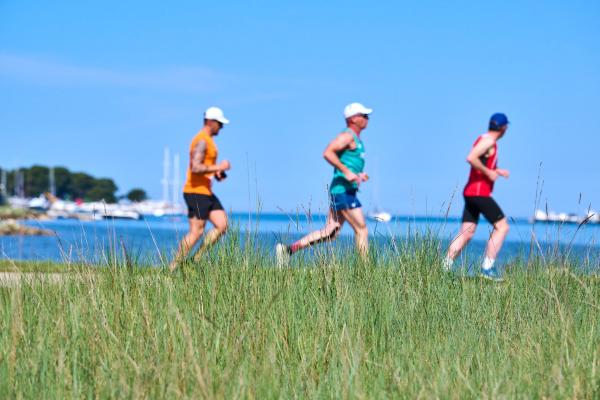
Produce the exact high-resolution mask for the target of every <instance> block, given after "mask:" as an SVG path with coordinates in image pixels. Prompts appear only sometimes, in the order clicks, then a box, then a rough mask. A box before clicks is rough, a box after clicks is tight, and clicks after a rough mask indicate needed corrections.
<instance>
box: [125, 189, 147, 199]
mask: <svg viewBox="0 0 600 400" xmlns="http://www.w3.org/2000/svg"><path fill="white" fill-rule="evenodd" d="M127 198H128V199H129V200H130V201H133V202H140V201H144V200H146V199H147V198H148V195H147V194H146V191H145V190H144V189H140V188H134V189H131V190H130V191H129V193H127Z"/></svg>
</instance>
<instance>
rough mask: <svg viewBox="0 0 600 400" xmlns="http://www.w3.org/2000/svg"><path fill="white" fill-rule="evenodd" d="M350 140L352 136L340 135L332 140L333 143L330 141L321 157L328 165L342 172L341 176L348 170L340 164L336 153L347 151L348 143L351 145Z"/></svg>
mask: <svg viewBox="0 0 600 400" xmlns="http://www.w3.org/2000/svg"><path fill="white" fill-rule="evenodd" d="M352 140H353V138H352V135H350V134H349V133H346V132H344V133H340V134H339V135H338V136H337V137H336V138H335V139H333V141H331V143H329V144H328V145H327V147H326V148H325V151H324V152H323V157H324V158H325V160H327V162H328V163H329V164H331V165H333V166H334V167H336V168H337V169H339V170H340V171H342V173H343V174H346V173H347V172H350V170H349V169H348V167H346V166H345V165H344V164H342V162H341V161H340V158H339V157H338V155H337V153H338V152H340V151H343V150H345V149H347V148H348V146H349V145H350V143H352Z"/></svg>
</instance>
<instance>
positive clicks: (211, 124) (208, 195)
mask: <svg viewBox="0 0 600 400" xmlns="http://www.w3.org/2000/svg"><path fill="white" fill-rule="evenodd" d="M228 123H229V120H227V119H226V118H225V116H224V115H223V111H222V110H221V109H220V108H217V107H210V108H209V109H207V110H206V111H205V113H204V127H203V128H202V130H200V132H198V134H197V135H196V136H195V137H194V138H193V139H192V143H191V144H190V161H189V164H188V169H187V178H186V181H185V185H184V187H183V197H184V199H185V203H186V204H187V207H188V221H189V225H190V231H189V232H188V234H187V235H185V237H184V238H183V240H182V241H181V243H180V244H179V249H178V251H177V255H176V256H175V258H174V259H173V262H171V265H170V266H169V269H170V270H171V271H174V270H175V269H176V268H177V264H179V263H180V262H181V261H183V259H185V257H186V256H187V255H188V253H189V252H190V250H191V249H192V248H193V247H194V245H195V244H196V243H197V242H198V240H200V237H202V234H203V233H204V228H205V226H206V220H209V221H210V222H211V223H212V224H213V226H214V228H213V229H212V230H211V231H209V232H208V233H207V234H206V237H205V238H204V243H203V244H202V248H201V249H200V251H198V253H197V254H196V256H195V257H194V259H195V260H197V259H198V258H199V256H200V255H201V254H202V251H203V250H204V249H205V248H207V247H208V246H211V245H212V244H214V243H215V242H216V241H217V240H218V239H219V238H220V237H221V236H223V234H224V233H225V232H226V231H227V214H226V213H225V210H223V206H222V205H221V202H220V201H219V199H218V198H217V196H215V195H214V194H213V192H212V178H213V177H214V178H215V179H216V180H217V181H221V180H223V179H225V178H226V176H227V175H226V174H225V171H227V170H228V169H229V168H230V164H229V161H226V160H225V161H221V162H220V163H218V164H217V153H218V151H217V146H216V144H215V141H214V137H215V136H217V135H218V134H219V132H220V130H221V129H222V128H223V126H224V125H226V124H228Z"/></svg>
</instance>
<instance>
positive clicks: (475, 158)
mask: <svg viewBox="0 0 600 400" xmlns="http://www.w3.org/2000/svg"><path fill="white" fill-rule="evenodd" d="M493 145H494V140H493V139H490V138H487V137H484V138H483V139H481V140H480V141H479V143H477V145H476V146H475V147H473V148H472V149H471V152H470V153H469V155H468V156H467V162H468V163H469V164H471V166H473V168H475V169H476V170H478V171H481V172H483V173H484V174H485V175H487V176H488V177H489V178H490V179H491V180H496V178H497V174H496V171H494V170H492V169H489V168H488V167H486V166H485V165H483V163H482V162H481V160H480V159H479V158H480V157H481V156H482V155H484V154H485V152H486V151H488V149H489V148H490V147H491V146H493Z"/></svg>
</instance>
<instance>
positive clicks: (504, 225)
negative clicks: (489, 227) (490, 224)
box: [494, 219, 510, 234]
mask: <svg viewBox="0 0 600 400" xmlns="http://www.w3.org/2000/svg"><path fill="white" fill-rule="evenodd" d="M494 228H495V229H496V230H497V231H498V232H500V233H504V234H506V233H508V231H509V230H510V227H509V225H508V222H506V220H505V219H501V220H500V221H498V222H496V224H495V225H494Z"/></svg>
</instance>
